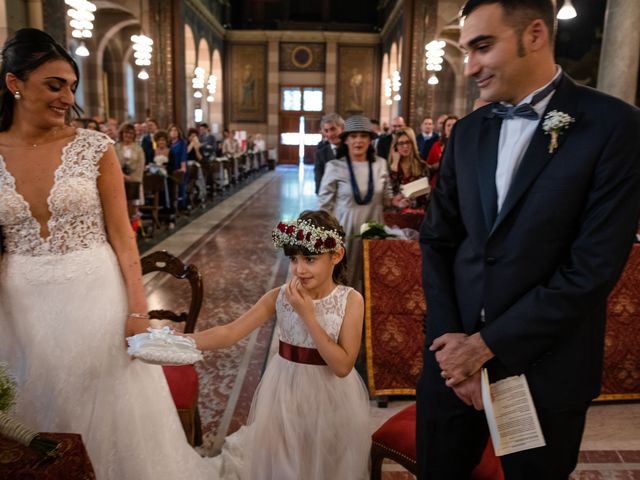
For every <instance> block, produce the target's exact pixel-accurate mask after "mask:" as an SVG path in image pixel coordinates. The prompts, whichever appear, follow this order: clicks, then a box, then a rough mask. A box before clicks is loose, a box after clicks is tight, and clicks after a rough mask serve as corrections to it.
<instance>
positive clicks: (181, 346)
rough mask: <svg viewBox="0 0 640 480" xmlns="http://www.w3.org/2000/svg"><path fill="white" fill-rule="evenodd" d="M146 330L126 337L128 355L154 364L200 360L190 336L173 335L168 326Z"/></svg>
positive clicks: (186, 362) (200, 354)
mask: <svg viewBox="0 0 640 480" xmlns="http://www.w3.org/2000/svg"><path fill="white" fill-rule="evenodd" d="M147 332H149V333H139V334H137V335H134V336H132V337H127V343H128V344H129V348H128V349H127V353H128V354H129V355H131V356H132V357H135V358H137V359H138V360H142V361H143V362H146V363H152V364H154V365H190V364H193V363H195V362H199V361H200V360H202V352H201V351H200V350H198V349H197V348H196V344H195V342H194V341H193V340H192V339H191V338H189V337H184V336H180V335H173V334H172V333H171V329H170V328H169V327H163V328H148V329H147Z"/></svg>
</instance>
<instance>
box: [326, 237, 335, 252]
mask: <svg viewBox="0 0 640 480" xmlns="http://www.w3.org/2000/svg"><path fill="white" fill-rule="evenodd" d="M324 246H325V247H327V248H330V249H332V250H333V249H334V248H336V240H335V239H334V238H331V237H329V238H327V239H326V240H325V241H324Z"/></svg>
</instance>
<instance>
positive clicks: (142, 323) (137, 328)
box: [124, 317, 150, 337]
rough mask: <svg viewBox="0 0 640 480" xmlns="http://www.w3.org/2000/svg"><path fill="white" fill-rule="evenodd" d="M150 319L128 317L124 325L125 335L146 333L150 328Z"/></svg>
mask: <svg viewBox="0 0 640 480" xmlns="http://www.w3.org/2000/svg"><path fill="white" fill-rule="evenodd" d="M149 324H150V320H149V319H147V318H137V317H127V321H126V323H125V327H124V334H125V337H132V336H133V335H137V334H138V333H144V332H146V331H147V328H149Z"/></svg>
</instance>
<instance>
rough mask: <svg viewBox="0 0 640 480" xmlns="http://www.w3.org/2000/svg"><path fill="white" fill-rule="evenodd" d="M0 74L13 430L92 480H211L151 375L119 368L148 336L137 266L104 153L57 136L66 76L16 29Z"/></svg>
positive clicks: (94, 136) (1, 215)
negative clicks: (30, 432)
mask: <svg viewBox="0 0 640 480" xmlns="http://www.w3.org/2000/svg"><path fill="white" fill-rule="evenodd" d="M2 59H3V61H2V68H1V71H0V76H1V82H0V83H1V85H0V227H1V228H0V231H1V232H2V240H3V242H2V243H3V244H4V245H3V252H2V256H1V257H0V327H1V328H2V334H1V335H0V361H3V362H7V363H8V364H9V369H10V371H11V372H12V373H13V375H14V376H15V378H16V380H17V383H18V406H17V409H16V411H15V414H16V416H17V418H18V419H19V420H21V421H23V422H24V423H25V424H27V425H29V426H30V427H31V428H33V429H35V430H38V431H50V432H54V431H60V432H76V433H80V434H82V438H83V440H84V443H85V445H86V446H87V449H88V452H89V456H90V457H91V461H92V463H93V466H94V469H95V471H96V476H97V478H98V479H100V480H102V479H114V480H115V479H117V480H127V479H132V480H133V479H135V480H139V479H154V480H156V479H167V480H169V479H171V480H173V479H178V478H189V479H200V478H203V479H204V478H208V479H211V478H213V476H212V475H211V473H210V472H209V473H207V472H206V470H208V469H205V465H206V463H205V460H203V459H201V458H200V457H199V456H198V455H197V454H196V453H195V451H194V450H193V449H191V447H189V445H188V444H187V442H186V440H185V436H184V432H183V431H182V427H181V425H180V422H179V419H178V416H177V413H176V409H175V407H174V404H173V401H172V398H171V395H170V392H169V389H168V387H167V384H166V381H165V379H164V376H163V373H162V370H161V368H160V367H158V366H153V365H147V364H143V363H141V362H139V361H132V360H131V359H130V358H129V357H128V356H127V355H126V353H125V335H131V334H134V333H137V332H141V331H144V330H145V328H146V327H147V326H148V323H149V321H148V317H147V315H146V312H147V304H146V300H145V297H144V290H143V286H142V279H141V270H140V261H139V254H138V251H137V247H136V243H135V236H134V233H133V231H132V229H131V227H130V225H129V219H128V215H127V204H126V199H125V193H124V183H123V178H122V174H121V170H120V165H119V162H118V159H117V157H116V155H115V152H114V149H113V147H112V146H111V141H110V140H109V139H108V137H107V136H106V135H103V134H101V133H99V132H95V131H91V130H83V129H73V128H71V127H69V126H67V125H66V123H65V119H67V118H69V115H70V113H71V112H70V111H71V110H72V109H73V108H74V105H75V101H74V92H75V90H76V88H77V86H78V81H79V72H78V67H77V65H76V63H75V62H74V60H73V59H72V58H71V57H70V56H69V54H68V53H67V52H66V51H65V49H64V48H63V47H62V46H60V45H59V44H57V43H56V42H55V41H54V40H53V38H52V37H50V36H49V35H48V34H46V33H44V32H41V31H39V30H36V29H22V30H19V31H18V32H17V33H16V34H15V36H14V37H13V38H10V39H9V40H8V41H7V42H6V43H5V45H4V48H3V51H2Z"/></svg>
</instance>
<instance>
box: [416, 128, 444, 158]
mask: <svg viewBox="0 0 640 480" xmlns="http://www.w3.org/2000/svg"><path fill="white" fill-rule="evenodd" d="M438 140H440V135H438V134H437V133H435V132H434V133H433V135H431V138H430V139H429V140H425V138H424V137H423V136H422V133H417V134H416V143H417V144H418V152H420V158H422V159H423V160H424V161H425V162H426V161H427V157H428V156H429V150H431V147H433V144H434V143H436V142H437V141H438Z"/></svg>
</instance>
